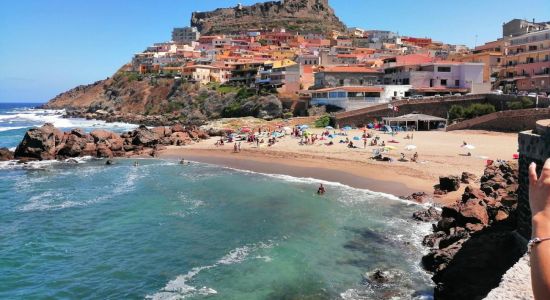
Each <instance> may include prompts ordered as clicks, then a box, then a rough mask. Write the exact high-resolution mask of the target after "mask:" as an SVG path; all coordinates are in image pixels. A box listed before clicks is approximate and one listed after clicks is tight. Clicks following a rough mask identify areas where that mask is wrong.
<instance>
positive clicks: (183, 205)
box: [0, 132, 431, 299]
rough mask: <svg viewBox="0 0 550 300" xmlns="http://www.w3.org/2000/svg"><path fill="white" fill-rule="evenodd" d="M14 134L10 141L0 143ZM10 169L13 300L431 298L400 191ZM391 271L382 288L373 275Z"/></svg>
mask: <svg viewBox="0 0 550 300" xmlns="http://www.w3.org/2000/svg"><path fill="white" fill-rule="evenodd" d="M1 134H2V132H0V139H2V136H1ZM133 161H134V160H117V161H116V164H115V165H113V166H106V165H105V164H104V161H102V160H92V159H90V160H81V161H80V163H79V164H71V163H63V162H58V163H54V162H44V163H37V164H33V165H30V166H26V167H25V168H22V167H20V166H14V165H10V164H3V165H0V299H43V298H50V299H143V298H149V299H182V298H188V299H203V298H207V299H391V297H396V298H402V299H411V298H416V299H429V298H431V285H430V284H431V282H430V278H429V275H427V274H426V273H424V272H423V271H422V270H421V268H420V267H419V261H420V257H421V255H422V253H421V251H423V249H422V247H421V246H420V240H421V236H422V235H423V234H425V233H426V232H428V231H429V225H428V224H417V223H416V222H413V221H412V220H411V219H410V215H411V214H412V212H413V211H415V210H417V209H419V207H418V206H416V205H412V204H410V203H406V202H402V201H400V200H398V199H396V198H395V197H393V196H390V195H385V194H380V193H374V192H371V191H368V190H359V189H353V188H350V187H346V186H343V185H340V184H335V183H325V184H326V185H327V190H328V192H327V194H326V195H325V196H321V197H320V196H317V195H316V194H315V191H316V188H317V185H318V182H317V181H315V180H311V179H299V178H293V177H288V176H282V175H263V174H258V173H253V172H244V171H238V170H232V169H227V168H221V167H218V166H213V165H207V164H200V163H192V164H191V165H187V166H182V165H179V164H177V163H175V162H171V161H164V160H153V159H151V160H140V165H139V166H138V167H134V166H133ZM375 269H382V270H391V272H392V274H395V278H394V279H392V280H391V281H390V282H389V283H387V284H374V283H370V282H368V281H366V280H364V279H363V274H365V273H367V272H372V271H374V270H375Z"/></svg>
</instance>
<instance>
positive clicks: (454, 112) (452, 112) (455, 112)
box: [449, 105, 464, 121]
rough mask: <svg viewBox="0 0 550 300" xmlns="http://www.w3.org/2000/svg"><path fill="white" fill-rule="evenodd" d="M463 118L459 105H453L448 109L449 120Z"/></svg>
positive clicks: (462, 109) (462, 111)
mask: <svg viewBox="0 0 550 300" xmlns="http://www.w3.org/2000/svg"><path fill="white" fill-rule="evenodd" d="M463 117H464V107H462V106H460V105H453V106H451V109H449V120H450V121H453V120H456V119H462V118H463Z"/></svg>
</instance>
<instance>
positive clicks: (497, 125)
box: [447, 108, 550, 132]
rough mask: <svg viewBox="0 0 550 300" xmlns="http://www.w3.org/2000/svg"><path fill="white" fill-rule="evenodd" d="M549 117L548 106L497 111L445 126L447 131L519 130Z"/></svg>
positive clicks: (531, 126)
mask: <svg viewBox="0 0 550 300" xmlns="http://www.w3.org/2000/svg"><path fill="white" fill-rule="evenodd" d="M548 118H550V108H539V109H534V108H531V109H518V110H506V111H499V112H495V113H492V114H488V115H484V116H481V117H477V118H473V119H470V120H466V121H463V122H459V123H456V124H452V125H449V126H447V131H452V130H464V129H477V130H493V131H504V132H520V131H523V130H527V129H531V128H535V124H536V122H537V121H538V120H543V119H548Z"/></svg>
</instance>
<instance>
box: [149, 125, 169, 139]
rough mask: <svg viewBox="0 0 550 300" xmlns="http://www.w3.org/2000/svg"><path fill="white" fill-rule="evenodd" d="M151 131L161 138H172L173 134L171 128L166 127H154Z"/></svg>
mask: <svg viewBox="0 0 550 300" xmlns="http://www.w3.org/2000/svg"><path fill="white" fill-rule="evenodd" d="M151 131H153V132H154V133H155V134H157V135H158V136H159V137H161V138H163V137H167V136H170V135H171V134H172V130H171V129H170V127H164V126H160V127H154V128H152V129H151Z"/></svg>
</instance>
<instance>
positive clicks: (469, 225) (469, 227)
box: [464, 223, 485, 232]
mask: <svg viewBox="0 0 550 300" xmlns="http://www.w3.org/2000/svg"><path fill="white" fill-rule="evenodd" d="M464 228H466V229H467V230H468V231H470V232H476V231H480V230H482V229H483V228H485V225H483V224H479V223H478V224H472V223H466V226H464Z"/></svg>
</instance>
